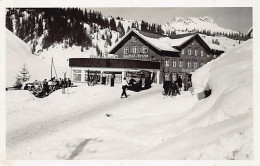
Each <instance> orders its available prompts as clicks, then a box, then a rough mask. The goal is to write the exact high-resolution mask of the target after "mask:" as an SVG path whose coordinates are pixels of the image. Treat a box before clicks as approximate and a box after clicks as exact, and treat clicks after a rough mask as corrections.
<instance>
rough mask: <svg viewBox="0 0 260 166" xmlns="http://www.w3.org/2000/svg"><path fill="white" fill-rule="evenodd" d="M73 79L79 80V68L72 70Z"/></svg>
mask: <svg viewBox="0 0 260 166" xmlns="http://www.w3.org/2000/svg"><path fill="white" fill-rule="evenodd" d="M73 81H81V70H73Z"/></svg>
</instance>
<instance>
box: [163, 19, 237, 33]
mask: <svg viewBox="0 0 260 166" xmlns="http://www.w3.org/2000/svg"><path fill="white" fill-rule="evenodd" d="M163 30H164V31H169V30H170V31H181V32H185V31H194V30H197V31H199V30H200V31H202V30H206V31H211V32H221V33H237V32H236V31H233V30H230V29H226V28H223V27H220V26H218V25H217V24H216V23H215V22H214V20H213V19H212V18H211V17H209V16H202V17H174V18H173V20H172V21H171V22H168V23H167V24H165V25H163Z"/></svg>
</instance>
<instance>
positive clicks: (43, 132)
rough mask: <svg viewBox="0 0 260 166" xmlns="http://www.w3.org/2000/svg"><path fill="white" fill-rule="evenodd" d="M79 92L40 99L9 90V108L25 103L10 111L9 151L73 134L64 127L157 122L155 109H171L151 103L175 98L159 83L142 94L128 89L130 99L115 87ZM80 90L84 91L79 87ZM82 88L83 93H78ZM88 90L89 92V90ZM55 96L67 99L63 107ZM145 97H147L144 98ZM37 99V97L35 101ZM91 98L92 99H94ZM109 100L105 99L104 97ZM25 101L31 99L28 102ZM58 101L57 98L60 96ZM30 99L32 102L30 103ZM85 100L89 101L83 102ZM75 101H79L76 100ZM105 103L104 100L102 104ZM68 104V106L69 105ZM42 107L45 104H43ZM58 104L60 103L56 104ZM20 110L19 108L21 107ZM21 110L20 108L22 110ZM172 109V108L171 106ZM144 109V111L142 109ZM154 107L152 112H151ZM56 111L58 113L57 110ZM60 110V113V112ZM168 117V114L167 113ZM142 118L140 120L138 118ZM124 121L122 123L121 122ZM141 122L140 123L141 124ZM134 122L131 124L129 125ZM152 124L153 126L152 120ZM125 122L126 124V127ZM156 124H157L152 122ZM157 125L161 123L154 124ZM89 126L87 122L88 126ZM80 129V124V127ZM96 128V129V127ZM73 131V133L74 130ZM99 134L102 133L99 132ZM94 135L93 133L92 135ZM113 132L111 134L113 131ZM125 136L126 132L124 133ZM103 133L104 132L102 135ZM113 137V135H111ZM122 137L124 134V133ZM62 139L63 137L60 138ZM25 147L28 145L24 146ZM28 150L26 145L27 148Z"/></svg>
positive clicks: (57, 94)
mask: <svg viewBox="0 0 260 166" xmlns="http://www.w3.org/2000/svg"><path fill="white" fill-rule="evenodd" d="M90 88H92V89H96V90H97V91H96V92H92V91H91V92H90V91H89V90H90ZM75 89H76V92H75V91H73V89H72V93H71V94H69V95H67V96H66V95H65V96H66V97H67V98H63V97H64V95H63V96H62V95H60V93H61V92H60V91H57V92H55V93H54V94H52V95H51V96H49V97H48V98H44V99H37V98H33V97H32V96H30V94H28V93H27V92H26V91H17V92H16V91H13V92H8V93H9V94H8V97H7V99H8V103H7V105H8V107H10V108H11V107H13V103H16V104H18V103H20V104H21V105H22V104H23V105H22V106H21V107H22V108H21V107H19V106H18V105H19V104H18V105H16V107H15V108H14V109H13V110H8V112H7V122H8V123H7V147H8V151H10V152H11V151H12V152H14V151H16V150H14V149H16V148H17V147H20V146H21V145H25V144H26V146H30V145H29V144H28V143H30V142H35V141H36V140H39V139H42V138H44V137H48V136H52V135H55V134H57V133H59V134H71V131H69V132H68V133H64V129H68V130H70V129H71V128H72V126H78V125H80V126H82V124H86V123H87V124H86V126H93V127H97V128H98V129H97V131H101V133H102V132H103V131H105V130H106V127H107V126H109V125H112V126H111V129H112V127H113V128H117V125H118V127H120V128H121V129H120V130H121V131H123V130H126V131H127V130H129V127H130V128H133V127H135V126H131V125H133V124H134V123H132V122H130V123H127V124H124V123H122V122H123V121H124V120H132V121H139V120H141V118H144V116H145V117H147V119H150V120H153V121H154V122H155V121H156V120H157V121H158V119H157V117H154V112H155V111H156V112H158V115H159V114H160V112H161V113H163V112H167V111H169V110H167V109H165V108H164V111H161V110H160V109H161V108H160V107H161V106H162V105H159V108H149V107H151V105H152V107H153V106H154V105H153V104H151V102H157V100H158V99H161V100H162V101H167V100H173V98H166V99H163V97H162V94H161V91H162V89H161V87H160V86H158V85H157V86H156V87H153V88H151V89H149V90H146V91H142V92H140V93H135V92H132V91H128V93H129V94H130V96H129V97H128V98H127V99H121V98H120V97H119V96H120V94H121V88H120V87H115V88H110V87H102V86H99V87H79V88H75ZM78 89H80V90H78ZM79 91H81V92H80V93H78V92H79ZM102 91H109V92H108V93H107V92H106V93H101V92H102ZM86 92H87V93H86ZM19 93H21V94H22V93H24V95H26V96H27V98H26V99H20V100H21V102H19V101H17V98H16V97H15V95H17V94H19ZM54 97H61V98H63V100H62V99H61V100H59V101H58V102H60V103H59V104H61V105H64V106H61V107H60V109H61V110H57V109H56V110H55V109H54V108H53V106H52V104H51V100H52V99H53V98H54ZM70 98H78V99H79V101H78V103H81V105H80V106H78V107H75V105H76V104H75V103H74V104H72V105H71V106H74V108H72V107H71V106H70V104H69V102H70V100H71V99H70ZM91 98H92V99H91ZM98 98H100V99H101V100H99V101H97V100H96V99H98ZM144 98H145V100H144ZM32 99H33V100H32ZM90 99H91V100H90ZM104 99H105V100H104ZM24 100H25V101H27V102H26V103H27V104H26V105H25V104H24ZM56 100H57V99H56ZM28 101H29V102H28ZM82 101H85V103H82ZM73 102H75V101H73ZM101 102H102V103H101ZM66 104H67V105H68V106H66ZM39 106H41V107H39ZM55 106H56V105H55ZM17 109H18V110H17ZM19 109H20V110H19ZM168 109H171V108H168ZM140 110H141V111H142V112H140ZM149 110H151V112H150V111H149ZM53 111H55V112H53ZM56 111H58V112H56ZM106 114H112V117H109V118H108V117H106V116H105V115H106ZM166 116H168V115H166ZM138 118H139V120H138ZM27 119H28V120H27ZM108 119H115V120H114V121H113V123H114V124H113V123H112V124H106V123H107V122H108V121H107V120H108ZM164 120H165V118H164ZM98 121H102V125H101V126H97V125H100V124H96V123H97V122H98ZM118 123H121V124H118ZM139 123H140V122H138V124H139ZM142 123H143V124H142V125H147V124H146V123H147V122H145V121H143V122H142ZM129 124H130V126H128V125H129ZM148 124H149V125H150V127H151V124H150V122H149V121H148ZM122 125H125V126H122ZM152 125H153V124H152ZM154 125H155V126H154V127H153V128H156V126H158V124H156V123H154ZM84 126H85V125H84ZM88 128H89V127H83V128H82V127H81V129H80V130H83V131H84V130H86V129H88ZM77 129H78V127H77ZM111 129H107V131H105V132H111V131H110V130H111ZM93 131H95V130H93ZM72 133H73V132H72ZM97 133H98V132H97ZM91 135H93V134H91ZM109 135H110V134H109ZM123 135H124V134H123ZM101 136H103V134H101ZM105 136H106V134H105ZM109 137H110V136H109ZM120 137H122V136H120ZM58 139H61V138H58ZM23 147H24V146H23ZM25 149H26V148H25Z"/></svg>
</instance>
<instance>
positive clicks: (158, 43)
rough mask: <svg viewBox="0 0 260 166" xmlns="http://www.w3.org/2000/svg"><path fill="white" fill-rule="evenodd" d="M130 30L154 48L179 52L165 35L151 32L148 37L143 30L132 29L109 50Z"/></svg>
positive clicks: (112, 48) (113, 47)
mask: <svg viewBox="0 0 260 166" xmlns="http://www.w3.org/2000/svg"><path fill="white" fill-rule="evenodd" d="M131 32H134V33H135V34H136V35H138V36H139V37H140V38H142V39H143V40H145V41H146V42H147V43H149V44H150V45H152V46H153V47H154V48H156V49H157V50H159V51H171V52H179V51H178V50H177V49H175V48H173V46H172V45H171V42H172V39H171V38H169V37H167V36H162V35H157V34H151V35H150V36H151V37H150V36H149V37H148V36H147V35H144V32H141V31H138V30H135V29H132V30H130V31H129V32H128V33H127V34H125V35H124V36H123V37H122V38H121V39H120V40H119V41H118V42H117V43H116V44H115V45H114V46H112V47H111V49H110V51H109V52H111V51H112V50H114V49H115V48H116V47H117V46H118V45H119V43H121V42H122V41H123V40H124V39H125V38H126V37H127V36H128V35H129V34H130V33H131Z"/></svg>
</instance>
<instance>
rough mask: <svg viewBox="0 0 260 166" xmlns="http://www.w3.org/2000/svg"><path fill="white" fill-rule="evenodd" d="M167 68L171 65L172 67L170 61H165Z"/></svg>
mask: <svg viewBox="0 0 260 166" xmlns="http://www.w3.org/2000/svg"><path fill="white" fill-rule="evenodd" d="M164 65H165V67H169V65H170V61H169V60H168V59H165V64H164Z"/></svg>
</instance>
